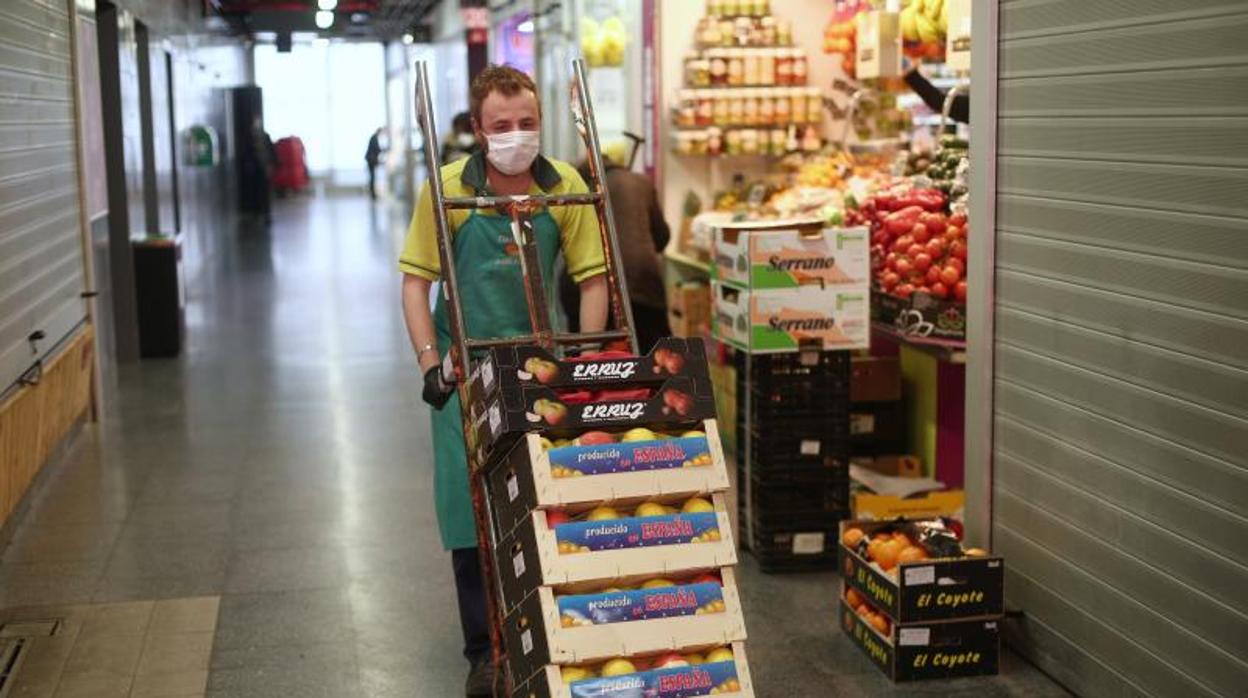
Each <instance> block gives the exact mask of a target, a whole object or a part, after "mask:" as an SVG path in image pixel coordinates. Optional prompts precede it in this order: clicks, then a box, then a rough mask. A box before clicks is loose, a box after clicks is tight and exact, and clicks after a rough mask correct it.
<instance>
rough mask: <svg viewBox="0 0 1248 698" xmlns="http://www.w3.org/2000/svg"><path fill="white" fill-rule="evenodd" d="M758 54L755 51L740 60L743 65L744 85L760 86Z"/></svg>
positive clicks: (760, 75)
mask: <svg viewBox="0 0 1248 698" xmlns="http://www.w3.org/2000/svg"><path fill="white" fill-rule="evenodd" d="M759 58H760V56H759V54H758V52H757V51H749V52H747V53H746V54H745V56H744V57H743V58H742V60H743V61H744V63H745V84H746V85H761V84H762V74H761V71H760V70H759Z"/></svg>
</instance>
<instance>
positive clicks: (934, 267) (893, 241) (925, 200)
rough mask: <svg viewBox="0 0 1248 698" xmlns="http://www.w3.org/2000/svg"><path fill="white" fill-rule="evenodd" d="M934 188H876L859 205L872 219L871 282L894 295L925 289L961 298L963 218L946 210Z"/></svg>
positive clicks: (936, 295) (963, 297)
mask: <svg viewBox="0 0 1248 698" xmlns="http://www.w3.org/2000/svg"><path fill="white" fill-rule="evenodd" d="M946 202H947V199H946V197H945V195H944V193H943V192H941V191H939V190H937V189H913V188H909V189H906V188H903V189H900V190H894V191H887V192H881V193H878V194H876V195H875V196H874V197H872V198H870V199H868V200H867V201H866V202H864V203H863V205H862V207H861V210H860V212H861V214H862V215H863V216H864V218H867V219H868V220H872V221H873V222H872V224H871V225H872V231H871V267H872V270H873V271H874V273H875V287H876V289H878V290H879V291H881V292H883V293H886V294H889V295H892V296H895V297H897V298H902V299H905V298H909V297H910V296H911V295H912V294H926V295H928V296H930V297H932V298H935V299H938V300H951V301H956V302H958V303H965V302H966V280H965V275H966V258H967V243H966V237H967V224H966V223H967V221H966V214H965V213H952V214H948V213H946V212H945V208H946Z"/></svg>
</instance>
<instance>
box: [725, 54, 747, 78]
mask: <svg viewBox="0 0 1248 698" xmlns="http://www.w3.org/2000/svg"><path fill="white" fill-rule="evenodd" d="M728 84H729V85H732V86H734V87H740V86H741V85H744V84H745V56H744V55H742V54H741V53H740V52H735V51H734V52H733V54H732V55H730V56H728Z"/></svg>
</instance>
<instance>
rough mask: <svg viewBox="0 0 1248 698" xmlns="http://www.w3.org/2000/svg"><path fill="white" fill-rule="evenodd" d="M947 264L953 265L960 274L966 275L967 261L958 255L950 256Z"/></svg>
mask: <svg viewBox="0 0 1248 698" xmlns="http://www.w3.org/2000/svg"><path fill="white" fill-rule="evenodd" d="M945 266H947V267H953V268H954V269H957V270H958V273H959V274H962V275H963V276H966V262H964V261H962V260H961V259H958V258H957V257H950V258H949V259H946V260H945Z"/></svg>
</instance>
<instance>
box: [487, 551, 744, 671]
mask: <svg viewBox="0 0 1248 698" xmlns="http://www.w3.org/2000/svg"><path fill="white" fill-rule="evenodd" d="M504 638H505V640H506V642H507V661H508V663H509V665H510V668H511V675H512V677H513V678H514V679H515V680H516V681H517V682H520V681H522V680H523V679H527V678H528V677H530V676H532V675H533V674H534V673H536V672H538V671H540V670H541V668H542V667H543V666H544V665H546V664H560V665H568V664H585V663H592V662H600V661H604V660H607V659H610V658H611V657H618V656H628V655H638V654H647V653H654V652H663V651H668V652H670V651H676V650H681V649H684V648H687V647H704V646H709V645H724V644H728V643H730V642H735V641H740V640H744V639H745V620H744V617H743V616H742V613H741V602H740V599H739V597H738V593H737V587H736V582H735V578H734V577H733V574H732V569H731V568H724V569H723V570H721V571H719V572H710V571H708V572H703V573H700V574H698V575H695V576H693V577H689V578H685V579H677V581H672V580H671V579H667V578H654V579H649V580H646V581H645V582H643V583H641V584H640V585H638V586H637V588H618V587H607V588H604V589H602V590H598V591H595V592H591V593H585V594H561V593H560V592H558V591H557V590H553V589H551V588H549V587H539V588H538V589H537V590H535V591H534V592H533V593H532V594H530V595H529V597H528V598H526V599H525V600H524V601H523V602H521V603H520V605H519V606H517V607H516V608H515V609H513V610H512V612H511V613H510V614H509V615H508V617H507V620H506V627H505V628H504Z"/></svg>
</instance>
